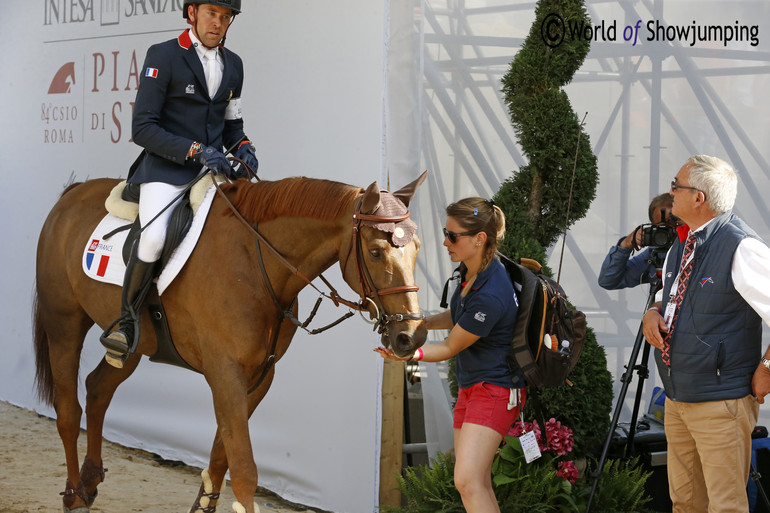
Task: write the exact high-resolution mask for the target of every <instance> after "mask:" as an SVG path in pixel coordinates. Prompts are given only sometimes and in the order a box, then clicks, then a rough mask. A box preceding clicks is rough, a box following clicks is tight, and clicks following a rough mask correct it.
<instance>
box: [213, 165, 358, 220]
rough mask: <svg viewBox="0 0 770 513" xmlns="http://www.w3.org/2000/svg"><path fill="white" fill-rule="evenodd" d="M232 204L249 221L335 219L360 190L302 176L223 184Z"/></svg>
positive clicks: (342, 184) (343, 211)
mask: <svg viewBox="0 0 770 513" xmlns="http://www.w3.org/2000/svg"><path fill="white" fill-rule="evenodd" d="M227 192H228V196H230V198H231V200H232V202H233V205H235V207H236V208H237V209H238V211H239V212H240V213H241V215H242V216H243V217H244V218H245V219H246V220H247V221H249V222H250V223H259V222H263V221H269V220H271V219H275V218H276V217H310V218H313V219H320V220H331V219H337V218H338V217H340V216H341V215H342V214H344V213H345V211H346V210H347V209H348V207H349V205H350V203H351V202H352V201H353V200H355V199H356V198H357V197H358V196H360V195H361V194H362V193H363V189H361V188H360V187H355V186H352V185H347V184H344V183H340V182H333V181H331V180H321V179H315V178H307V177H304V176H300V177H293V178H284V179H283V180H278V181H274V182H269V181H265V180H262V181H260V182H257V183H249V182H245V181H239V182H237V183H235V184H233V185H231V186H229V187H227Z"/></svg>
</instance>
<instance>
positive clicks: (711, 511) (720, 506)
mask: <svg viewBox="0 0 770 513" xmlns="http://www.w3.org/2000/svg"><path fill="white" fill-rule="evenodd" d="M758 415H759V404H758V403H757V400H756V399H755V398H754V397H753V396H751V395H748V396H746V397H743V398H741V399H730V400H726V401H710V402H704V403H683V402H679V401H672V400H671V399H668V398H666V414H665V421H664V423H665V428H666V441H667V444H668V461H667V464H668V487H669V493H670V495H671V502H672V503H673V510H672V513H706V512H708V513H748V511H749V503H748V498H747V496H746V483H747V482H748V478H749V468H750V466H751V431H752V430H753V429H754V426H755V425H756V423H757V417H758Z"/></svg>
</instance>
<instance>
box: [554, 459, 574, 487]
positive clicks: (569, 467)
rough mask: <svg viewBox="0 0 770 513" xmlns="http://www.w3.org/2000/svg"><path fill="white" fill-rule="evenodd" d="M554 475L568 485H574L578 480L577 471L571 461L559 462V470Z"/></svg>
mask: <svg viewBox="0 0 770 513" xmlns="http://www.w3.org/2000/svg"><path fill="white" fill-rule="evenodd" d="M556 475H557V476H559V477H561V478H562V479H564V480H565V481H569V482H570V484H575V481H576V480H577V478H578V470H577V467H576V466H575V464H574V463H573V462H571V461H560V462H559V470H557V471H556Z"/></svg>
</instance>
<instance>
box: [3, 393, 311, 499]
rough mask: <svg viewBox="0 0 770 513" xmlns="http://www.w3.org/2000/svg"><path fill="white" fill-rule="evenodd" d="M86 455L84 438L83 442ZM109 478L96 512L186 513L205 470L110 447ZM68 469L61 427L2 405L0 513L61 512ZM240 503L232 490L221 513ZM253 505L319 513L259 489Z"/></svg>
mask: <svg viewBox="0 0 770 513" xmlns="http://www.w3.org/2000/svg"><path fill="white" fill-rule="evenodd" d="M79 442H80V451H81V452H80V454H81V458H82V455H83V454H85V434H84V433H81V436H80V438H79ZM103 460H104V465H105V467H107V469H108V471H107V476H106V478H105V480H104V482H103V483H102V484H101V485H100V486H99V496H98V497H97V499H96V502H94V505H93V506H92V507H91V511H92V512H94V513H96V512H111V513H133V512H138V511H141V512H147V513H150V512H151V513H164V512H176V511H178V512H180V513H181V512H185V513H186V512H187V510H188V509H189V508H190V506H191V505H192V503H193V501H194V500H195V497H196V495H197V493H198V488H199V487H200V483H201V478H200V473H201V469H199V468H195V467H189V466H187V465H183V464H181V463H179V462H167V461H163V460H161V459H160V458H159V457H157V456H155V455H153V454H151V453H147V452H144V451H139V450H136V449H128V448H126V447H123V446H121V445H118V444H114V443H111V442H108V441H105V442H104V448H103ZM65 480H66V466H65V464H64V449H63V448H62V445H61V441H60V440H59V435H58V433H57V431H56V424H55V422H54V421H53V420H51V419H49V418H47V417H42V416H39V415H38V414H37V413H35V412H33V411H31V410H26V409H23V408H19V407H17V406H13V405H11V404H9V403H6V402H2V401H0V487H2V490H3V493H2V495H3V498H2V500H0V513H39V512H56V511H61V504H62V503H61V497H60V496H59V492H61V491H62V490H64V483H65ZM234 500H235V497H234V496H233V493H232V490H231V489H230V486H229V484H228V487H227V489H226V490H225V491H224V492H223V494H222V498H221V499H220V501H219V507H218V508H217V511H218V512H219V513H231V512H232V508H231V507H230V505H231V504H232V503H233V501H234ZM254 501H255V502H256V503H257V505H258V506H259V508H260V510H261V513H297V512H305V513H316V512H317V510H312V509H308V508H307V507H304V506H300V505H297V504H291V503H288V502H286V501H283V500H282V499H281V498H280V497H278V496H277V495H275V494H273V493H271V492H269V491H267V490H264V489H258V490H257V495H255V496H254Z"/></svg>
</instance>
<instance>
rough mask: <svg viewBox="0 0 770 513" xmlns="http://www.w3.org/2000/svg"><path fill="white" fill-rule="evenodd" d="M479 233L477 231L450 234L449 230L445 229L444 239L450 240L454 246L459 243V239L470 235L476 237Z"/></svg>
mask: <svg viewBox="0 0 770 513" xmlns="http://www.w3.org/2000/svg"><path fill="white" fill-rule="evenodd" d="M477 233H479V232H478V231H476V232H462V233H455V232H450V231H449V230H447V229H446V228H444V237H446V238H447V239H449V242H451V243H452V244H455V243H456V242H457V237H466V236H468V235H476V234H477Z"/></svg>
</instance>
